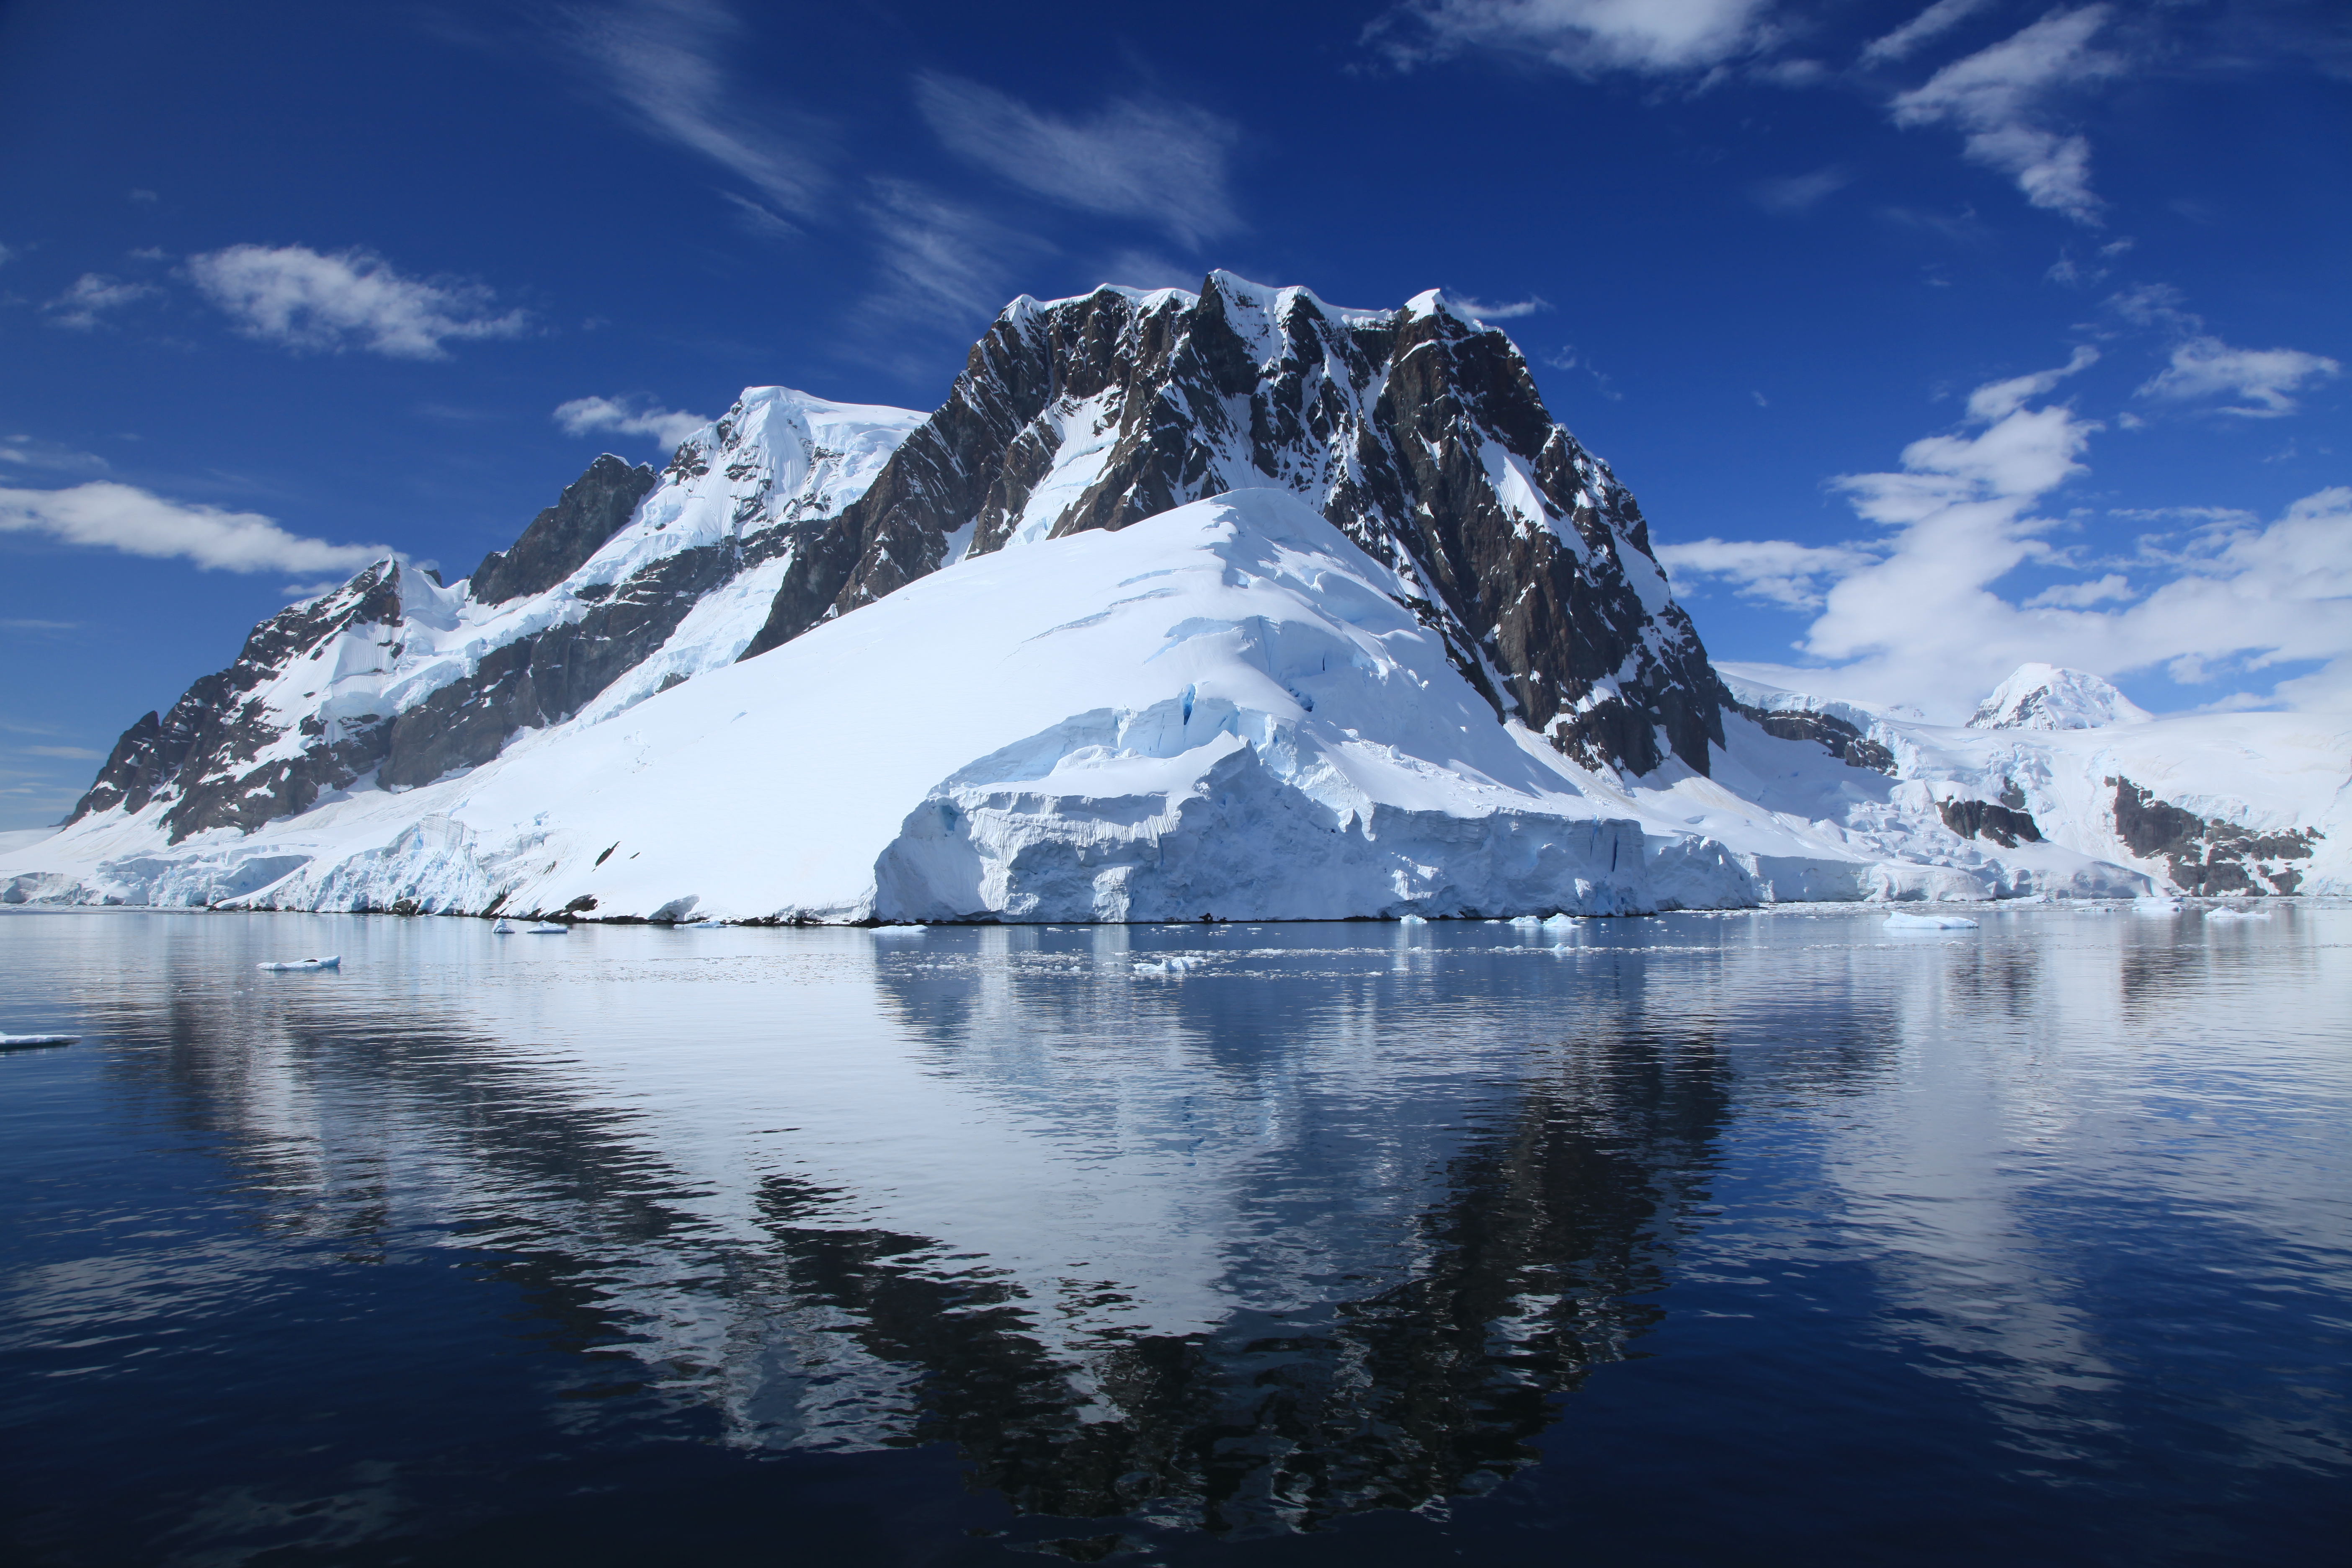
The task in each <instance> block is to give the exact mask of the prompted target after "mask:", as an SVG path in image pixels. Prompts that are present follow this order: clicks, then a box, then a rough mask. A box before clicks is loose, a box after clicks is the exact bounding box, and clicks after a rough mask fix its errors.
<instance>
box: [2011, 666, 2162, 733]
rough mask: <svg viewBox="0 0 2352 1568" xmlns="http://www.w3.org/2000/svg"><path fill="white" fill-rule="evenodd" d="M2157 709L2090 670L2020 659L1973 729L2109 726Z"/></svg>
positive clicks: (2133, 720) (2139, 718)
mask: <svg viewBox="0 0 2352 1568" xmlns="http://www.w3.org/2000/svg"><path fill="white" fill-rule="evenodd" d="M2154 717H2155V715H2154V714H2151V713H2150V712H2148V710H2147V709H2145V708H2142V707H2141V706H2140V705H2139V704H2138V703H2137V702H2134V701H2133V700H2131V699H2130V698H2128V697H2126V696H2125V695H2124V694H2123V693H2122V692H2120V691H2118V690H2116V689H2115V688H2114V687H2113V686H2111V685H2109V684H2108V683H2107V682H2105V681H2104V680H2102V679H2099V678H2098V677H2097V676H2095V675H2093V674H2091V673H2089V672H2088V671H2087V670H2081V669H2068V668H2064V667H2063V666H2061V665H2055V664H2026V665H2020V666H2019V667H2018V668H2017V672H2016V673H2015V674H2013V675H2011V677H2010V678H2009V679H2007V680H2004V681H2002V682H2001V683H2000V685H1999V686H1996V687H1994V688H1993V691H1992V695H1991V696H1990V697H1988V698H1986V699H1985V700H1983V701H1982V702H1979V704H1977V710H1976V711H1975V712H1974V713H1973V714H1971V715H1969V729H1971V730H2103V729H2105V728H2106V727H2107V726H2109V725H2111V724H2145V723H2147V721H2149V720H2150V719H2152V718H2154Z"/></svg>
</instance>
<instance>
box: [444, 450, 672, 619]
mask: <svg viewBox="0 0 2352 1568" xmlns="http://www.w3.org/2000/svg"><path fill="white" fill-rule="evenodd" d="M653 488H654V471H653V469H651V468H647V467H646V466H645V465H643V464H639V465H638V466H636V467H635V468H631V467H630V466H629V465H628V464H627V463H625V462H623V461H622V460H621V459H620V458H616V457H614V456H613V454H611V453H610V452H607V453H605V454H604V456H603V457H601V458H597V459H596V460H595V461H594V462H593V463H591V464H589V465H588V471H587V472H586V473H584V474H583V475H581V476H580V477H579V478H578V479H574V480H572V482H571V483H570V484H568V485H566V486H564V487H563V494H562V496H561V497H560V498H558V500H556V503H555V504H554V505H553V506H551V507H549V508H548V509H547V510H545V511H542V512H541V513H540V514H539V515H538V516H537V517H535V518H533V519H531V520H530V527H528V528H526V529H524V530H523V531H522V537H521V538H520V539H518V540H516V541H515V542H514V545H513V547H512V548H511V549H509V550H507V551H505V552H499V551H496V550H493V551H491V552H489V553H488V555H485V556H483V557H482V563H481V564H480V565H479V566H477V567H475V568H474V575H473V578H472V580H471V591H472V594H473V597H474V600H475V602H476V603H478V604H483V605H503V604H505V603H506V602H507V601H508V600H509V599H520V598H522V597H523V596H525V595H530V594H543V593H545V592H547V590H548V589H550V588H552V587H554V586H555V585H556V584H558V583H561V582H562V581H563V580H564V579H565V578H566V577H569V576H571V575H572V574H573V573H574V572H577V571H578V570H580V568H581V566H582V565H583V564H584V563H586V561H587V560H588V558H589V557H590V556H592V555H593V554H595V553H596V552H597V551H598V550H599V549H600V548H602V547H603V545H604V542H605V541H606V540H608V539H610V538H612V537H613V535H614V534H616V533H618V532H620V531H621V530H622V528H623V527H624V526H625V524H626V523H627V522H628V521H629V515H630V514H631V513H632V512H634V511H635V510H637V503H638V502H639V501H641V500H645V499H646V491H647V490H650V489H653Z"/></svg>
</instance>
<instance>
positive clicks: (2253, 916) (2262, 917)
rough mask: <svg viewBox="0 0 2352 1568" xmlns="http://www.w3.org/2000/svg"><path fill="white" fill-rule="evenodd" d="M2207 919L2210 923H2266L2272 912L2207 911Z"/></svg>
mask: <svg viewBox="0 0 2352 1568" xmlns="http://www.w3.org/2000/svg"><path fill="white" fill-rule="evenodd" d="M2205 918H2206V919H2207V920H2209V921H2266V920H2268V919H2270V918H2271V912H2270V910H2206V911H2205Z"/></svg>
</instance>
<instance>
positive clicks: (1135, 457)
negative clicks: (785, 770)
mask: <svg viewBox="0 0 2352 1568" xmlns="http://www.w3.org/2000/svg"><path fill="white" fill-rule="evenodd" d="M1048 475H1055V476H1056V477H1057V488H1056V489H1055V491H1054V492H1053V495H1054V499H1053V500H1040V499H1039V489H1040V485H1041V482H1042V481H1044V480H1045V479H1046V477H1047V476H1048ZM1080 480H1082V481H1083V483H1082V484H1079V485H1078V488H1077V490H1076V495H1075V497H1074V499H1064V498H1066V497H1068V496H1069V493H1070V489H1071V487H1072V485H1073V484H1074V483H1076V481H1080ZM1265 486H1273V487H1279V488H1283V489H1291V490H1294V491H1296V492H1297V493H1299V494H1301V495H1303V496H1305V497H1306V498H1307V500H1310V501H1311V502H1313V503H1314V504H1315V505H1316V506H1318V508H1319V509H1320V510H1322V512H1323V514H1324V515H1325V516H1326V517H1327V518H1328V519H1329V520H1330V521H1332V522H1333V523H1334V524H1335V525H1337V526H1338V527H1339V529H1340V530H1341V531H1344V532H1345V533H1347V534H1348V536H1349V538H1350V539H1352V540H1354V541H1355V542H1356V543H1357V544H1359V545H1360V546H1361V547H1362V548H1363V549H1364V550H1365V551H1366V552H1369V553H1370V554H1371V555H1372V556H1373V557H1374V558H1375V559H1377V560H1379V561H1381V563H1384V564H1386V565H1387V566H1389V567H1390V568H1391V569H1392V570H1394V571H1395V572H1396V573H1397V574H1399V576H1400V578H1401V579H1402V582H1403V584H1405V586H1404V589H1403V592H1402V598H1403V601H1404V602H1405V603H1406V604H1407V605H1408V606H1409V607H1410V608H1411V609H1412V610H1413V612H1414V613H1415V614H1416V615H1417V616H1419V617H1420V619H1421V620H1422V622H1423V624H1424V625H1425V626H1430V627H1432V628H1433V629H1435V630H1437V631H1438V632H1439V633H1440V634H1441V635H1442V636H1443V637H1444V639H1445V642H1446V646H1447V648H1448V650H1449V653H1450V655H1451V657H1452V658H1453V661H1454V665H1455V667H1456V668H1459V669H1460V670H1461V671H1462V673H1463V675H1464V676H1465V678H1467V679H1469V680H1470V682H1471V683H1472V684H1473V685H1474V686H1475V687H1476V688H1477V689H1479V690H1480V691H1481V692H1483V693H1485V694H1486V697H1487V699H1488V700H1489V701H1491V702H1492V703H1494V705H1495V708H1496V712H1497V714H1498V715H1504V714H1509V715H1515V716H1516V717H1517V718H1518V719H1519V720H1520V721H1523V722H1525V723H1526V724H1527V725H1528V727H1530V728H1531V729H1534V730H1536V731H1539V732H1541V733H1542V734H1544V735H1545V736H1546V737H1547V738H1549V740H1550V741H1551V742H1552V743H1553V744H1554V745H1556V746H1558V747H1559V749H1560V750H1561V751H1562V752H1565V753H1567V754H1568V755H1570V756H1571V757H1575V758H1577V759H1579V760H1580V761H1582V762H1584V763H1588V764H1592V765H1603V764H1608V765H1616V766H1620V767H1623V768H1627V769H1630V770H1632V771H1633V772H1635V773H1647V772H1649V771H1650V770H1652V769H1654V768H1655V767H1656V766H1658V765H1659V764H1660V763H1662V762H1664V760H1665V758H1666V756H1667V755H1669V754H1671V755H1674V756H1677V757H1680V758H1681V759H1682V760H1683V761H1684V762H1685V763H1688V764H1689V765H1690V766H1692V767H1693V768H1695V769H1696V770H1698V771H1700V772H1702V773H1704V772H1706V768H1707V745H1708V743H1709V742H1715V743H1717V744H1719V743H1721V741H1722V738H1723V727H1722V718H1721V706H1722V704H1723V703H1724V702H1726V701H1727V697H1726V696H1725V694H1724V693H1723V691H1722V689H1721V685H1720V682H1719V681H1718V680H1717V679H1716V676H1715V672H1714V670H1713V668H1711V667H1710V666H1709V665H1708V663H1707V660H1706V650H1705V648H1703V647H1701V646H1700V643H1699V639H1698V636H1697V633H1696V631H1695V630H1694V629H1693V627H1692V626H1691V623H1690V620H1689V617H1688V616H1685V614H1684V613H1683V611H1682V609H1681V607H1680V606H1679V605H1675V604H1674V603H1673V602H1672V600H1671V599H1670V598H1669V597H1668V596H1667V595H1666V591H1665V587H1664V577H1663V574H1659V573H1658V571H1657V568H1656V563H1655V561H1654V559H1653V558H1652V557H1651V555H1650V545H1649V532H1648V528H1647V525H1646V524H1645V523H1644V521H1643V518H1642V514H1641V510H1640V509H1639V508H1638V507H1637V506H1636V505H1635V504H1634V501H1633V497H1632V495H1630V494H1629V493H1627V491H1626V490H1625V489H1624V488H1623V487H1622V486H1621V485H1619V484H1618V483H1617V481H1616V479H1615V478H1614V477H1613V476H1612V474H1611V473H1610V471H1609V469H1608V467H1607V465H1605V464H1603V463H1601V461H1600V460H1599V459H1598V458H1594V457H1592V456H1591V454H1590V453H1589V452H1587V451H1586V450H1585V449H1584V448H1583V447H1581V446H1580V445H1579V444H1578V443H1577V441H1576V438H1575V437H1572V436H1570V434H1569V433H1568V431H1567V430H1565V429H1564V428H1562V427H1561V426H1559V425H1556V424H1554V423H1553V422H1552V420H1551V417H1550V416H1549V414H1548V413H1547V412H1546V411H1545V409H1544V406H1543V402H1542V399H1541V397H1540V396H1539V395H1538V393H1537V391H1536V387H1535V383H1534V380H1533V378H1532V377H1531V376H1530V375H1529V374H1528V367H1527V363H1526V361H1525V360H1523V359H1522V358H1521V357H1520V355H1519V353H1518V351H1517V349H1516V348H1515V347H1514V346H1513V345H1512V343H1511V342H1510V340H1509V339H1508V338H1507V337H1506V336H1504V335H1503V334H1502V333H1501V332H1498V331H1491V330H1487V329H1485V328H1481V327H1479V326H1477V325H1475V324H1474V323H1472V322H1470V321H1465V320H1464V319H1463V318H1462V317H1460V316H1458V315H1455V314H1454V313H1452V312H1450V311H1448V310H1413V309H1408V310H1395V311H1386V312H1379V313H1372V312H1356V311H1349V312H1339V311H1333V310H1327V309H1325V308H1323V307H1321V306H1319V305H1318V302H1317V301H1316V300H1314V299H1313V298H1312V297H1311V296H1309V295H1307V294H1306V293H1305V292H1304V291H1302V290H1283V291H1280V292H1278V293H1277V292H1275V291H1271V290H1262V289H1256V288H1255V286H1253V285H1248V284H1244V283H1242V282H1241V281H1240V280H1238V279H1232V278H1230V277H1229V276H1227V275H1226V274H1223V273H1213V274H1211V275H1210V276H1209V278H1208V279H1206V281H1205V282H1204V283H1203V285H1202V293H1201V296H1200V299H1199V300H1198V301H1197V303H1196V302H1194V301H1192V300H1189V299H1187V298H1186V297H1185V296H1183V295H1181V294H1177V293H1174V292H1172V291H1168V292H1162V293H1160V294H1154V295H1138V294H1134V293H1131V292H1128V291H1124V290H1118V289H1101V290H1098V291H1097V293H1095V294H1093V295H1091V296H1089V297H1087V298H1086V299H1083V300H1066V301H1063V302H1061V303H1059V304H1056V305H1054V306H1050V307H1046V306H1039V305H1037V304H1036V303H1035V302H1034V301H1033V300H1021V301H1017V302H1016V303H1015V304H1014V305H1013V307H1011V308H1009V309H1008V310H1006V311H1005V312H1004V313H1003V315H1002V316H1000V317H999V318H998V319H997V321H996V322H995V324H994V325H993V326H992V328H991V329H990V330H989V332H988V334H987V335H986V336H985V337H983V338H982V340H981V341H980V342H979V343H978V344H976V345H975V346H974V347H973V349H972V351H971V357H970V359H969V360H968V362H967V363H966V365H965V368H964V373H963V374H962V375H961V377H960V378H958V380H957V382H956V384H955V386H954V388H953V389H952V391H951V392H950V395H949V397H948V400H947V402H946V403H945V404H944V405H941V407H940V410H939V411H938V412H937V413H935V414H934V415H932V416H931V417H930V418H929V420H928V421H927V422H926V423H925V424H924V425H923V426H920V427H919V428H918V429H917V430H916V432H915V433H914V435H912V436H911V437H908V440H907V441H906V443H905V444H904V445H903V446H901V447H899V448H898V452H897V454H896V455H895V456H894V457H893V458H891V459H890V461H889V463H888V464H887V466H886V467H885V468H884V469H883V470H882V473H881V476H880V478H879V479H877V480H876V482H875V483H874V485H873V487H872V488H871V489H868V490H867V491H866V494H865V495H864V496H863V497H862V498H861V499H860V500H857V501H856V502H855V503H853V504H852V505H851V506H850V507H848V508H847V509H845V510H844V512H843V513H842V515H841V517H840V518H839V519H838V520H837V521H834V522H832V523H830V524H829V525H828V526H827V527H826V528H825V529H824V530H823V531H821V532H820V533H816V534H813V535H812V536H810V537H808V538H806V539H804V541H803V547H802V549H801V551H800V552H799V553H798V555H796V557H795V559H794V560H793V564H792V568H791V570H790V571H789V573H788V574H787V575H786V577H785V580H784V583H783V584H782V588H781V589H780V590H779V591H778V593H777V595H776V598H775V603H774V606H773V608H772V612H771V614H770V616H769V618H768V622H767V624H766V626H764V627H763V628H762V629H761V633H760V635H759V637H757V638H755V639H754V640H753V642H752V643H751V647H749V648H748V649H747V650H746V651H745V654H744V657H745V658H751V657H753V656H755V655H757V654H759V653H761V652H764V651H766V650H767V649H769V648H772V647H777V646H779V645H781V644H782V643H784V642H787V641H789V640H790V639H792V638H793V637H798V636H799V635H800V634H801V633H803V632H804V631H806V630H808V629H809V628H810V627H811V626H814V625H816V624H817V623H818V622H820V621H823V620H825V619H829V618H831V617H832V616H838V615H842V614H845V613H846V612H848V611H850V610H853V609H856V608H857V607H858V606H859V605H865V604H868V603H871V602H872V601H873V600H875V599H877V598H880V597H882V596H883V595H886V594H888V593H891V592H893V591H895V590H896V589H898V588H899V587H902V586H904V585H905V584H907V583H908V582H911V581H913V580H914V579H915V578H917V577H920V576H923V575H925V574H929V573H930V572H933V571H936V570H938V569H939V568H940V566H941V565H942V564H945V563H946V562H947V558H948V553H949V550H950V542H951V540H957V539H960V538H961V536H963V535H964V531H966V530H969V531H970V533H969V541H970V542H969V547H968V548H969V550H970V552H972V553H985V552H990V551H993V550H997V549H1001V548H1003V547H1004V546H1005V544H1006V543H1008V542H1010V541H1011V540H1012V538H1013V535H1014V534H1015V533H1016V532H1019V533H1022V534H1023V535H1024V536H1036V535H1039V534H1042V535H1044V536H1046V537H1056V538H1058V537H1062V536H1064V535H1067V534H1070V533H1075V532H1078V531H1082V530H1085V529H1090V528H1106V529H1116V528H1120V527H1124V526H1125V525H1126V524H1128V523H1130V522H1133V521H1139V519H1141V518H1144V517H1148V516H1150V515H1151V514H1153V513H1156V512H1160V511H1164V510H1168V509H1169V508H1171V507H1173V506H1178V505H1181V504H1182V503H1184V502H1186V501H1190V500H1200V499H1202V498H1203V497H1205V496H1211V495H1216V494H1220V493H1222V492H1223V491H1226V490H1231V489H1244V488H1252V487H1265ZM1529 496H1539V497H1540V498H1541V502H1542V506H1543V508H1544V510H1547V511H1548V512H1549V515H1550V517H1551V518H1553V519H1557V520H1559V521H1558V524H1557V526H1556V527H1555V526H1552V525H1549V524H1548V523H1547V522H1546V521H1544V520H1543V519H1540V518H1537V517H1532V516H1530V515H1528V497H1529ZM1515 500H1516V502H1517V504H1515ZM1033 503H1034V504H1033ZM1048 513H1050V515H1048Z"/></svg>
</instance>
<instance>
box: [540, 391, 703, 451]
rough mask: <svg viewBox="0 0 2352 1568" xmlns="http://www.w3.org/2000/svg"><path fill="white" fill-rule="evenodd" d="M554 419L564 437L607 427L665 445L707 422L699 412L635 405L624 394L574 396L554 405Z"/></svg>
mask: <svg viewBox="0 0 2352 1568" xmlns="http://www.w3.org/2000/svg"><path fill="white" fill-rule="evenodd" d="M555 422H556V424H558V425H560V426H562V427H563V433H564V434H565V435H567V436H586V435H589V434H591V433H592V432H594V431H598V430H609V431H612V432H613V433H614V434H615V435H620V436H650V437H653V438H654V439H655V440H656V441H658V442H660V443H661V444H662V445H663V446H665V447H675V446H677V444H678V443H679V442H681V441H683V440H685V439H686V438H687V437H688V436H691V435H693V434H694V433H695V432H696V431H697V430H699V429H701V428H702V427H703V426H705V425H708V424H709V423H710V421H709V420H708V419H705V418H704V417H703V416H701V415H699V414H688V413H685V412H683V411H681V410H678V409H674V408H655V407H651V406H646V407H639V406H637V405H636V401H635V399H634V398H626V397H575V398H573V399H572V401H570V402H569V403H563V404H559V405H557V406H556V410H555Z"/></svg>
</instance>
